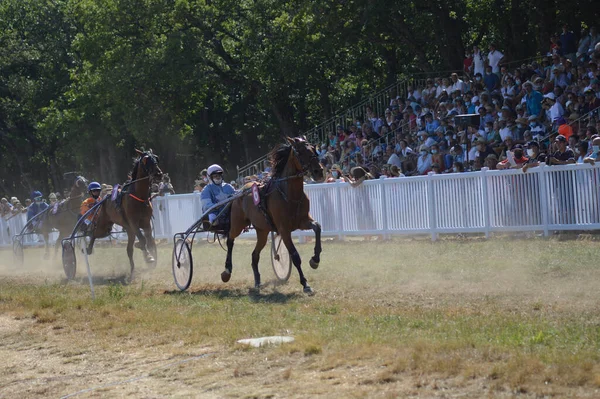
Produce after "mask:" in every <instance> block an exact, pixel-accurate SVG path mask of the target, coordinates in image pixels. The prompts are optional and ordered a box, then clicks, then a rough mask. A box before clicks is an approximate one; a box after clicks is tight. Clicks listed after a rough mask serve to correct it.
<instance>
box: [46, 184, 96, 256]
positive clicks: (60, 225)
mask: <svg viewBox="0 0 600 399" xmlns="http://www.w3.org/2000/svg"><path fill="white" fill-rule="evenodd" d="M87 183H88V182H87V180H86V179H85V178H84V177H83V176H77V178H76V179H75V183H73V186H72V187H71V192H70V194H69V197H67V198H66V199H65V200H64V201H62V202H60V203H59V204H58V205H56V208H55V207H54V205H50V209H48V210H47V211H46V213H45V218H44V220H43V222H42V225H41V228H40V234H42V236H43V237H44V243H45V244H44V257H45V258H46V259H47V258H49V256H50V246H49V245H48V236H49V235H50V233H51V232H52V229H56V230H58V238H57V239H56V243H55V244H54V255H56V253H57V252H58V248H59V247H60V243H61V240H62V239H63V238H65V237H67V236H69V235H70V234H71V231H72V230H73V226H75V224H76V223H77V219H78V217H79V206H80V204H81V199H82V198H83V196H84V195H85V192H86V191H87Z"/></svg>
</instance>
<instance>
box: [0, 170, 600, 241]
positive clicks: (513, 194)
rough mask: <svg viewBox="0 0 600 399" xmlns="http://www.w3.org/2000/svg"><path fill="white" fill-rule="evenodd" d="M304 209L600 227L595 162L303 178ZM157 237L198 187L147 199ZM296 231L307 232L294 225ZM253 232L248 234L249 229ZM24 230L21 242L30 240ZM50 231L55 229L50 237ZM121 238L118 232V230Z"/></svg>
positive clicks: (339, 222)
mask: <svg viewBox="0 0 600 399" xmlns="http://www.w3.org/2000/svg"><path fill="white" fill-rule="evenodd" d="M305 191H306V193H307V195H308V197H309V198H310V209H311V214H312V216H313V218H315V220H317V221H319V222H320V223H321V226H322V229H323V235H324V236H337V237H339V238H343V237H344V236H350V235H374V234H378V235H385V236H391V235H402V234H404V235H406V234H428V235H431V238H432V240H436V239H437V237H438V235H439V234H452V233H455V234H456V233H482V234H485V236H486V237H489V235H490V233H492V232H507V231H541V232H543V233H544V235H548V234H549V233H550V232H551V231H564V230H600V165H596V166H591V165H589V164H584V165H565V166H552V167H549V166H545V165H542V166H540V167H537V168H532V169H529V171H528V172H527V173H523V171H522V170H520V169H514V170H487V169H484V170H482V171H480V172H470V173H460V174H445V175H433V174H430V175H429V176H418V177H405V178H394V179H381V180H370V181H366V182H364V183H363V184H362V185H360V186H358V187H356V188H352V187H351V186H350V185H349V184H348V183H343V182H337V183H328V184H308V185H306V186H305ZM153 206H154V215H155V216H154V231H155V236H156V238H168V239H171V238H172V237H173V234H174V233H177V232H183V231H185V230H186V229H187V228H188V227H189V226H190V225H192V223H194V222H195V221H196V220H197V219H198V218H200V216H201V214H202V213H201V204H200V195H199V194H180V195H169V196H165V197H157V198H155V199H154V200H153ZM24 224H25V215H20V216H17V217H15V218H12V219H10V220H8V221H6V220H0V227H1V230H2V231H1V232H0V246H9V245H10V244H11V242H12V239H11V237H12V235H13V234H15V232H19V231H20V230H21V228H22V227H23V226H24ZM294 234H295V236H296V237H301V236H307V235H312V234H313V232H312V231H297V232H295V233H294ZM251 236H253V235H251ZM34 237H35V236H31V238H28V239H26V240H25V244H26V245H27V244H29V245H31V244H33V243H34V241H37V237H35V238H34ZM54 238H55V237H54ZM123 239H124V238H123Z"/></svg>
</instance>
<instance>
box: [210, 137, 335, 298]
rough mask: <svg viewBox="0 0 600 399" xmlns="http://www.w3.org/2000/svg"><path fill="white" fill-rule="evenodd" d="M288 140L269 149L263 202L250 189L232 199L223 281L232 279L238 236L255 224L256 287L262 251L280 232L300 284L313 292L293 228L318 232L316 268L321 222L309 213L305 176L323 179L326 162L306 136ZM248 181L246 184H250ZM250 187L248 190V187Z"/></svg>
mask: <svg viewBox="0 0 600 399" xmlns="http://www.w3.org/2000/svg"><path fill="white" fill-rule="evenodd" d="M286 140H287V143H285V144H281V145H279V146H277V147H275V148H274V149H273V150H272V151H271V153H270V160H271V164H272V177H271V180H270V181H269V182H268V183H267V184H266V186H265V187H264V190H265V194H264V196H263V199H261V201H264V206H263V207H262V208H261V206H260V203H259V205H258V206H257V205H255V204H254V200H253V195H252V193H247V194H245V195H242V196H241V197H239V198H236V199H235V200H233V201H232V204H231V210H230V226H229V232H228V234H227V259H226V261H225V270H224V271H223V272H222V273H221V280H222V281H223V282H227V281H229V279H230V278H231V273H232V270H233V265H232V261H231V255H232V252H233V245H234V241H235V239H236V237H238V236H239V235H240V234H241V233H242V231H243V230H244V229H245V228H246V227H247V226H249V225H250V224H252V225H253V226H254V229H255V230H256V237H257V241H256V246H255V247H254V251H252V271H253V273H254V287H255V289H259V288H260V273H259V272H258V262H259V259H260V252H261V250H262V249H263V248H264V246H265V244H266V243H267V240H268V236H269V233H270V232H271V231H275V232H277V233H278V234H279V235H280V236H281V239H282V241H283V243H284V245H285V246H286V248H287V249H288V251H289V253H290V254H291V257H292V262H293V263H294V266H295V267H296V269H297V270H298V274H299V276H300V284H302V286H303V287H304V288H303V289H304V292H305V293H307V294H313V293H314V292H313V289H312V288H311V287H310V286H309V285H308V283H307V281H306V278H305V277H304V273H303V272H302V267H301V263H302V260H301V259H300V255H299V254H298V251H297V250H296V247H295V246H294V243H293V241H292V231H294V230H298V229H301V230H310V229H312V230H313V231H314V232H315V248H314V256H313V257H312V258H311V259H310V262H309V264H310V266H311V267H312V268H313V269H316V268H317V267H319V262H320V254H321V226H320V224H319V223H318V222H316V221H315V220H314V219H313V218H312V217H311V216H310V214H309V209H310V203H309V199H308V197H307V196H306V194H305V193H304V187H303V186H304V179H303V178H304V176H305V175H306V174H309V175H310V177H311V178H312V179H313V180H315V181H323V180H324V178H325V176H324V172H323V166H322V165H321V163H320V162H319V157H318V155H317V153H316V151H315V148H314V146H312V145H311V144H310V143H308V142H307V141H306V138H304V137H295V138H289V137H286ZM252 184H253V183H249V184H247V185H246V186H245V188H246V189H247V188H249V187H250V186H251V185H252ZM247 191H248V190H247Z"/></svg>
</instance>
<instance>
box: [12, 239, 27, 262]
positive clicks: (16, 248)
mask: <svg viewBox="0 0 600 399" xmlns="http://www.w3.org/2000/svg"><path fill="white" fill-rule="evenodd" d="M13 254H14V255H15V259H16V261H17V263H19V264H21V265H22V264H23V262H24V260H25V255H24V254H23V241H22V240H21V239H20V238H17V239H16V240H14V241H13Z"/></svg>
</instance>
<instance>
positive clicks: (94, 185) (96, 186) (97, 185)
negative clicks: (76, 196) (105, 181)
mask: <svg viewBox="0 0 600 399" xmlns="http://www.w3.org/2000/svg"><path fill="white" fill-rule="evenodd" d="M92 190H102V186H101V185H100V183H98V182H97V181H93V182H91V183H90V185H89V186H88V191H92Z"/></svg>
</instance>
